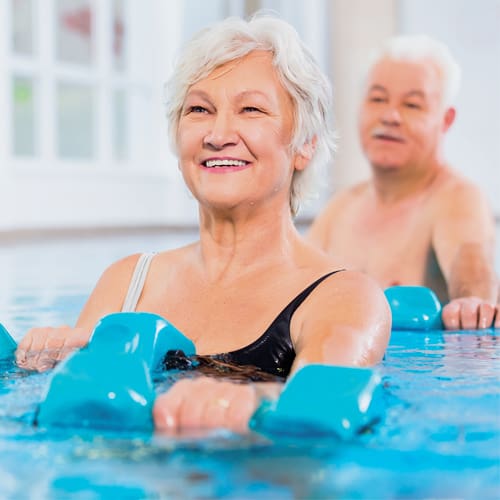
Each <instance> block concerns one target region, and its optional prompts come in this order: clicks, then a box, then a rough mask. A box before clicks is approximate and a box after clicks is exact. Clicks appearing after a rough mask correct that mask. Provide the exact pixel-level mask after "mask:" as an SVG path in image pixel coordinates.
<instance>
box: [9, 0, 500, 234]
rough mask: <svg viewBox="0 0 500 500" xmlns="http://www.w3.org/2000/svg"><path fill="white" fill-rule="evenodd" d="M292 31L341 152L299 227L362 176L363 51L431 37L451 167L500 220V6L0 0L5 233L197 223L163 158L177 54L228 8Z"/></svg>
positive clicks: (172, 165)
mask: <svg viewBox="0 0 500 500" xmlns="http://www.w3.org/2000/svg"><path fill="white" fill-rule="evenodd" d="M261 8H265V9H270V10H272V11H274V12H276V13H278V14H279V15H280V16H281V17H283V18H284V19H286V20H288V21H289V22H291V23H292V24H293V25H294V26H295V27H296V29H297V30H298V32H299V33H300V34H301V36H302V38H303V39H304V40H305V41H306V43H307V44H308V45H309V47H310V49H311V50H312V52H313V53H314V54H315V55H316V57H317V59H318V60H319V61H320V63H321V65H322V67H323V68H324V70H325V71H326V72H327V74H328V75H329V76H330V77H331V80H332V82H333V86H334V98H335V105H336V109H335V116H336V128H337V130H338V134H339V149H338V154H337V156H336V159H335V161H334V163H333V165H332V167H331V172H332V174H331V176H330V177H329V178H328V179H327V180H326V181H327V182H325V186H324V189H323V190H322V191H321V192H320V193H319V196H318V198H317V199H316V200H315V201H314V202H313V203H311V204H309V205H308V206H306V207H304V208H303V209H302V210H301V212H300V214H299V218H298V221H299V223H303V224H307V223H308V221H310V219H311V217H313V216H314V214H315V212H316V211H317V210H318V209H319V208H320V207H321V206H322V205H323V203H324V202H325V200H326V198H327V197H328V195H329V194H330V193H331V192H333V191H334V190H335V189H338V188H341V187H345V186H347V185H349V184H352V183H353V182H356V181H358V180H360V179H362V178H364V177H366V176H367V175H368V173H369V172H368V167H367V165H366V163H365V161H364V159H363V157H362V154H361V152H360V149H359V145H358V139H357V131H356V120H357V108H358V102H359V97H360V87H361V80H362V75H363V69H364V67H365V64H366V62H367V59H368V58H369V55H370V51H371V50H372V48H373V47H374V46H377V45H378V44H379V43H380V42H382V41H383V40H384V39H385V38H386V37H388V36H390V35H393V34H397V33H428V34H430V35H433V36H435V37H437V38H439V39H441V40H442V41H444V42H445V43H446V44H448V45H449V47H450V49H451V51H452V52H453V54H454V55H455V57H456V59H457V60H458V61H459V63H460V65H461V67H462V69H463V85H462V89H461V92H460V95H459V100H458V105H457V109H458V116H457V121H456V123H455V125H454V126H453V128H452V130H451V131H450V133H449V136H448V138H447V145H446V149H447V154H448V158H449V159H450V161H451V163H452V164H453V165H454V166H455V167H456V168H457V169H459V170H460V171H462V172H463V173H464V174H465V175H466V176H468V177H469V178H471V179H473V180H474V181H475V182H477V183H478V184H479V185H480V186H481V187H482V188H483V190H484V192H485V195H486V196H487V197H488V198H489V200H490V203H491V205H492V206H493V209H494V211H495V215H496V218H497V225H498V223H499V222H498V221H499V220H500V196H499V195H500V173H499V172H500V92H499V89H500V0H476V1H474V2H472V1H470V0H307V1H305V0H0V110H1V111H2V120H0V239H1V238H2V237H7V236H8V237H10V238H12V237H21V236H23V235H26V234H41V235H44V236H49V235H50V234H54V233H57V232H61V231H62V232H68V233H69V232H75V233H78V232H82V231H84V232H85V231H86V232H88V231H101V232H103V231H112V230H120V231H123V230H126V229H137V228H159V229H162V228H185V227H188V228H195V227H196V224H197V213H196V209H195V204H194V202H193V200H192V199H191V198H190V196H189V195H188V193H187V190H186V189H185V188H184V186H183V183H182V180H181V177H180V174H179V172H178V169H177V165H176V160H175V158H174V157H173V156H172V155H171V154H170V152H169V149H168V141H167V130H166V123H165V118H164V105H163V103H164V96H163V85H164V82H165V81H166V79H167V78H168V76H169V74H170V71H171V70H172V67H173V61H174V59H175V56H176V54H177V52H178V49H179V47H180V45H181V44H182V43H183V42H184V41H186V39H188V38H189V37H190V36H191V35H192V34H193V33H194V32H196V31H198V30H199V29H200V28H202V27H204V26H206V25H208V24H210V23H212V22H214V21H216V20H219V19H222V18H224V17H226V16H228V15H243V16H248V15H250V14H252V13H253V12H254V11H256V10H258V9H261Z"/></svg>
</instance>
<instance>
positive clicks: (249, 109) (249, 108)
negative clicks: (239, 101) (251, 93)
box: [243, 106, 260, 113]
mask: <svg viewBox="0 0 500 500" xmlns="http://www.w3.org/2000/svg"><path fill="white" fill-rule="evenodd" d="M243 111H244V112H245V113H260V109H259V108H256V107H255V106H245V107H244V108H243Z"/></svg>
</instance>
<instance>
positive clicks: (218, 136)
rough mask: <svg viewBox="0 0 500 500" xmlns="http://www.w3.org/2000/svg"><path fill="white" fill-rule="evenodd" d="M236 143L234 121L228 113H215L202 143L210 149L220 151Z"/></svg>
mask: <svg viewBox="0 0 500 500" xmlns="http://www.w3.org/2000/svg"><path fill="white" fill-rule="evenodd" d="M237 142H238V134H237V132H236V127H235V122H234V119H233V117H232V115H231V113H229V112H224V113H222V112H217V113H216V114H215V115H214V118H213V120H212V122H211V127H210V129H209V131H208V133H207V134H206V136H205V138H204V140H203V143H204V145H205V146H207V147H209V148H210V149H214V150H220V149H223V148H225V147H227V146H233V145H235V144H236V143H237Z"/></svg>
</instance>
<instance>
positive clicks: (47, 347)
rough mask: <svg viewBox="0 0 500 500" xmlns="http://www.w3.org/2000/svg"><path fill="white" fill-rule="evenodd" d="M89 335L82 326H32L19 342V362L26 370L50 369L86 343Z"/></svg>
mask: <svg viewBox="0 0 500 500" xmlns="http://www.w3.org/2000/svg"><path fill="white" fill-rule="evenodd" d="M89 337H90V334H89V333H88V332H86V331H84V330H82V329H81V328H71V327H70V326H67V325H64V326H61V327H57V328H53V327H42V328H32V329H31V330H29V331H28V333H27V334H26V335H25V337H24V338H23V339H22V340H21V342H19V345H18V348H17V350H16V361H17V364H18V365H19V366H20V367H21V368H24V369H26V370H37V371H45V370H48V369H49V368H52V367H53V366H54V365H55V364H56V363H57V362H58V361H60V360H61V359H64V358H65V357H66V356H67V355H68V354H69V353H71V352H72V351H74V350H75V349H76V348H79V347H82V346H84V345H86V343H87V342H88V339H89Z"/></svg>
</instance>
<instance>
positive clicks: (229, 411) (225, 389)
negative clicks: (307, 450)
mask: <svg viewBox="0 0 500 500" xmlns="http://www.w3.org/2000/svg"><path fill="white" fill-rule="evenodd" d="M262 385H266V386H270V387H269V389H270V390H262V389H261V388H260V387H261V386H262ZM271 386H272V387H271ZM280 388H281V384H274V383H269V384H267V383H266V384H236V383H234V382H227V381H221V380H217V379H214V378H209V377H199V378H195V379H183V380H180V381H178V382H176V383H175V384H174V385H173V386H172V387H171V388H170V389H169V390H168V392H166V393H164V394H161V395H160V396H158V398H157V399H156V402H155V405H154V408H153V419H154V424H155V427H156V428H157V429H159V430H161V431H167V432H169V433H170V432H173V433H175V432H177V431H180V430H184V429H216V428H225V429H229V430H231V431H233V432H238V433H242V434H244V433H246V432H248V430H249V429H248V423H249V420H250V418H251V417H252V415H253V414H254V412H255V410H256V409H257V407H258V406H259V404H260V402H261V399H262V397H263V395H264V394H269V393H271V394H279V390H280Z"/></svg>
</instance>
